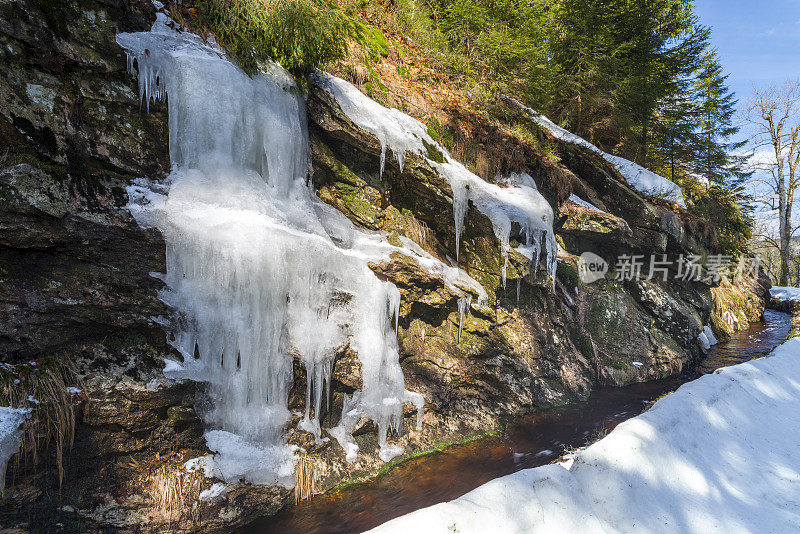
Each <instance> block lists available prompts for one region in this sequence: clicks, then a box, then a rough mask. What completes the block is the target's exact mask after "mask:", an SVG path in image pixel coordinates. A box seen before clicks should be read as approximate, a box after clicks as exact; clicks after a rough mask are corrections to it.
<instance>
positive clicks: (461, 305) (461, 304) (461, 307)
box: [458, 295, 472, 343]
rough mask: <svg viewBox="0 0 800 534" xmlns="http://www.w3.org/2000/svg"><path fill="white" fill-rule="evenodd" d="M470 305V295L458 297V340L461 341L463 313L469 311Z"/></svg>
mask: <svg viewBox="0 0 800 534" xmlns="http://www.w3.org/2000/svg"><path fill="white" fill-rule="evenodd" d="M470 306H472V295H467V296H466V297H460V298H459V299H458V342H459V343H460V342H461V330H462V328H463V326H464V315H465V313H467V312H468V311H469V308H470Z"/></svg>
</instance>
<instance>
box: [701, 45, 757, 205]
mask: <svg viewBox="0 0 800 534" xmlns="http://www.w3.org/2000/svg"><path fill="white" fill-rule="evenodd" d="M727 77H728V76H727V75H726V74H724V73H723V69H722V65H721V64H720V62H719V56H718V54H717V52H716V51H715V50H709V51H707V52H706V53H705V54H704V55H703V57H702V60H701V64H700V67H699V69H698V71H697V76H696V78H695V80H694V86H695V92H696V95H697V101H698V102H697V104H698V105H697V107H698V111H697V114H698V118H699V124H698V135H697V140H696V146H697V159H696V163H695V165H694V168H693V169H692V170H693V171H694V172H695V173H696V174H698V175H700V176H702V177H703V178H705V180H706V181H707V182H708V183H709V184H715V185H718V186H720V187H721V188H723V189H726V190H734V189H736V188H738V187H739V186H740V185H741V184H742V182H743V181H744V180H746V179H747V178H748V177H749V176H750V174H752V173H751V172H746V171H745V170H743V169H744V167H743V163H744V161H743V160H744V158H743V156H742V155H741V154H739V152H740V151H741V149H742V147H743V146H744V145H745V143H746V141H733V140H732V137H734V136H735V135H736V134H737V133H738V132H739V128H738V127H737V126H735V125H734V124H733V120H734V114H735V112H736V103H737V100H736V97H735V95H734V94H733V93H732V92H731V90H730V89H729V88H728V86H727V84H726V79H727Z"/></svg>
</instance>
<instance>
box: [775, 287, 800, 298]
mask: <svg viewBox="0 0 800 534" xmlns="http://www.w3.org/2000/svg"><path fill="white" fill-rule="evenodd" d="M769 294H770V296H771V297H772V298H774V299H775V300H781V301H789V302H798V301H800V287H772V288H770V290H769Z"/></svg>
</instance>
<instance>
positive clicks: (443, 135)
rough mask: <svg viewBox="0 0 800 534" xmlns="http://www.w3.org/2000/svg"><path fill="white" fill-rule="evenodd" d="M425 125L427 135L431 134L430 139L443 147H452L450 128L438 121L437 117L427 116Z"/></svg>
mask: <svg viewBox="0 0 800 534" xmlns="http://www.w3.org/2000/svg"><path fill="white" fill-rule="evenodd" d="M427 127H428V135H430V136H431V139H433V140H434V141H436V142H437V143H439V144H440V145H442V146H443V147H445V148H452V146H453V132H452V131H451V130H450V128H448V127H447V126H445V125H443V124H442V123H441V122H439V119H437V118H436V117H435V116H433V115H431V116H430V117H428V121H427Z"/></svg>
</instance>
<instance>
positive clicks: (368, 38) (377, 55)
mask: <svg viewBox="0 0 800 534" xmlns="http://www.w3.org/2000/svg"><path fill="white" fill-rule="evenodd" d="M356 28H357V30H356V31H357V37H356V40H357V41H358V42H359V44H361V47H362V49H363V50H364V53H365V54H366V55H367V57H369V59H370V60H371V61H380V59H381V58H384V57H386V56H388V55H389V52H390V51H391V48H390V47H389V42H388V41H387V40H386V37H384V36H383V33H381V31H380V30H378V29H377V28H367V27H366V26H364V25H363V24H361V23H360V22H357V23H356Z"/></svg>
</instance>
